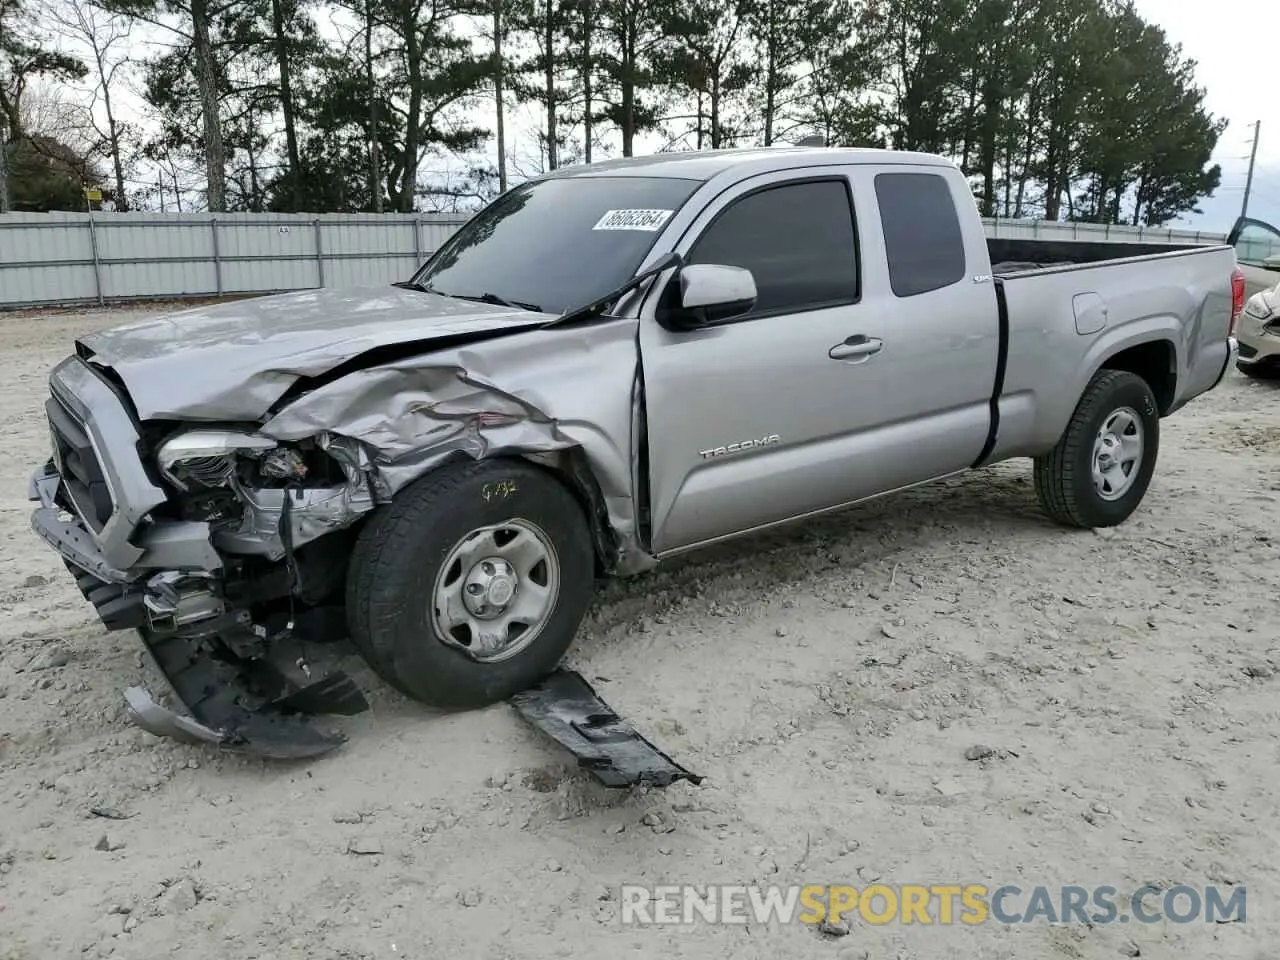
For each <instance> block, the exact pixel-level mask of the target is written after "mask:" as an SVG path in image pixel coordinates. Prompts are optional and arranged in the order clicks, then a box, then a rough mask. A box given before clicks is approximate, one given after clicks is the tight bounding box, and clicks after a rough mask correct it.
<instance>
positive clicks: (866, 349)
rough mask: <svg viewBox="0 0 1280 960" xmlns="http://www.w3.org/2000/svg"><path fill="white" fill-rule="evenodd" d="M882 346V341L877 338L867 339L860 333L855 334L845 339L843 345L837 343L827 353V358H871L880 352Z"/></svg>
mask: <svg viewBox="0 0 1280 960" xmlns="http://www.w3.org/2000/svg"><path fill="white" fill-rule="evenodd" d="M883 346H884V341H883V340H881V339H879V338H878V337H867V336H863V335H862V334H861V333H856V334H854V335H853V336H852V337H847V338H845V340H844V342H843V343H837V344H836V345H835V346H834V347H832V348H831V349H830V350H828V351H827V356H828V357H830V358H831V359H832V360H850V359H853V358H856V357H863V358H866V357H871V356H873V355H875V354H877V353H879V352H880V349H881V348H882V347H883Z"/></svg>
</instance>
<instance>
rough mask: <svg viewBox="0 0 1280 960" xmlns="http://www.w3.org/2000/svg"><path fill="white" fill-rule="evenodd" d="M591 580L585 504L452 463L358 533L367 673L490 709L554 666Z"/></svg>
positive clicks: (360, 629) (521, 480)
mask: <svg viewBox="0 0 1280 960" xmlns="http://www.w3.org/2000/svg"><path fill="white" fill-rule="evenodd" d="M594 573H595V567H594V555H593V552H592V546H591V535H590V530H589V528H588V526H587V521H586V518H585V516H584V514H583V511H582V508H581V507H580V506H579V504H578V502H577V500H575V499H574V497H573V495H572V494H570V492H569V491H568V490H567V489H566V488H565V486H564V485H563V484H562V483H560V482H559V480H557V479H556V478H555V477H554V476H552V475H551V474H549V473H547V472H546V471H544V470H541V469H539V468H537V467H535V466H533V465H532V464H524V463H521V462H518V461H496V460H495V461H483V462H479V463H470V464H465V465H460V466H453V467H446V468H443V469H442V470H439V471H436V472H434V473H431V474H428V475H427V476H425V477H423V478H422V479H420V480H418V481H417V482H416V483H414V484H411V485H410V486H409V487H407V488H405V489H404V490H403V491H401V492H400V494H399V496H397V498H396V499H395V501H394V502H393V503H391V504H390V505H389V506H387V507H384V508H381V509H380V510H379V511H378V512H377V513H376V514H374V516H373V517H371V518H370V520H369V522H368V524H366V526H365V528H364V530H362V531H361V534H360V538H359V540H358V541H357V545H356V549H355V552H354V554H353V556H352V561H351V569H350V573H349V575H348V580H347V618H348V621H349V625H350V629H351V635H352V639H353V640H354V642H355V644H356V646H357V647H358V648H359V650H360V651H361V653H362V654H363V655H364V657H365V659H366V660H367V661H368V663H369V665H370V666H371V667H372V668H373V669H374V671H375V672H377V673H378V675H379V676H381V677H382V678H383V679H384V680H386V681H387V682H388V683H390V684H391V685H392V686H394V687H396V688H397V689H399V690H400V691H401V692H402V693H405V694H407V695H408V696H410V697H413V698H414V699H416V700H420V701H422V702H424V703H428V704H432V705H434V706H440V707H475V706H484V705H486V704H489V703H493V702H496V701H498V700H503V699H505V698H507V697H509V696H511V694H513V693H516V692H518V691H520V690H523V689H525V688H526V687H528V686H530V685H531V684H533V683H535V682H537V681H538V680H539V679H541V678H542V677H543V676H544V675H546V674H547V673H549V672H550V671H551V670H553V669H554V668H555V667H556V665H557V664H558V663H559V661H560V658H561V657H562V656H563V655H564V653H565V651H566V650H567V649H568V647H569V645H570V644H571V643H572V641H573V638H574V635H575V634H576V633H577V630H578V626H579V624H580V623H581V621H582V617H583V615H584V614H585V613H586V609H587V606H588V604H589V603H590V601H591V595H592V590H593V585H594Z"/></svg>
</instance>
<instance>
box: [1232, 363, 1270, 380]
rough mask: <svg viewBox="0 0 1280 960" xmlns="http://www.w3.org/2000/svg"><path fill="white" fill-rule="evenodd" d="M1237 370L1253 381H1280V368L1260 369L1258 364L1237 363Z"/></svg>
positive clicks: (1268, 367)
mask: <svg viewBox="0 0 1280 960" xmlns="http://www.w3.org/2000/svg"><path fill="white" fill-rule="evenodd" d="M1236 369H1237V370H1239V371H1240V372H1241V373H1243V374H1244V375H1245V376H1246V377H1249V378H1250V379H1252V380H1280V367H1274V366H1267V367H1260V366H1258V365H1257V364H1256V363H1241V362H1240V361H1238V360H1237V361H1236Z"/></svg>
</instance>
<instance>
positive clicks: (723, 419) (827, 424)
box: [640, 166, 999, 554]
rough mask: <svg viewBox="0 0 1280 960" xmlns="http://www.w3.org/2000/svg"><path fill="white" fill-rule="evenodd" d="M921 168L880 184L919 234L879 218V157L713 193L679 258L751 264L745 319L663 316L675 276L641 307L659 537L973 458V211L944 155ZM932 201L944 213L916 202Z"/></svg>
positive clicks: (659, 549) (978, 321)
mask: <svg viewBox="0 0 1280 960" xmlns="http://www.w3.org/2000/svg"><path fill="white" fill-rule="evenodd" d="M882 169H883V168H882ZM889 169H891V170H892V171H894V172H893V173H892V174H890V176H901V175H903V174H901V173H899V172H898V171H902V170H903V169H904V168H903V167H900V166H894V167H892V168H889ZM922 169H924V170H925V171H927V172H925V173H923V174H921V177H922V178H923V179H921V180H917V181H913V182H901V181H886V182H882V183H881V184H880V187H881V192H882V193H884V194H885V196H884V197H882V198H881V202H882V203H885V202H888V203H890V204H894V203H896V204H898V205H899V206H901V205H902V204H904V203H905V204H907V206H908V207H909V209H907V210H897V211H895V212H893V215H892V216H893V217H894V218H900V217H902V216H907V217H913V218H920V217H923V219H921V220H920V221H919V222H918V223H916V225H915V228H914V229H915V233H914V235H913V234H912V233H911V232H910V231H908V230H906V229H904V228H903V225H902V224H901V223H899V222H898V220H896V219H892V218H890V219H885V220H884V221H883V223H882V217H881V215H880V211H879V207H878V205H877V184H876V182H875V178H874V176H873V174H874V168H872V167H858V166H848V167H823V168H818V169H817V170H815V169H814V168H808V169H804V170H791V171H787V172H784V173H775V174H768V175H764V176H759V177H753V178H749V179H747V180H745V181H743V182H740V183H738V184H736V185H734V186H732V187H730V188H728V189H727V190H725V191H724V192H723V193H721V194H720V195H719V196H717V197H716V198H715V199H714V200H713V201H712V202H711V203H710V204H709V205H708V207H707V208H706V209H705V210H703V211H702V212H701V213H700V214H699V216H698V218H697V219H696V220H695V221H694V222H693V223H692V225H691V226H690V228H689V229H688V230H687V231H686V232H685V233H684V235H683V236H682V237H681V238H680V240H679V241H678V242H677V244H676V245H675V249H676V250H678V251H679V252H680V253H681V254H682V255H684V256H685V258H686V260H687V261H688V262H691V263H719V264H727V265H732V266H740V267H746V268H748V269H750V270H751V271H752V273H753V274H754V276H755V282H756V287H757V291H758V299H757V301H756V304H755V306H754V308H753V309H752V310H751V311H750V312H749V313H747V314H745V315H743V316H741V317H738V318H735V319H734V320H732V321H730V322H728V323H725V324H723V325H717V326H715V327H711V328H704V329H700V330H693V331H682V330H674V329H668V328H667V327H665V326H663V324H662V323H661V321H660V319H659V317H660V312H661V311H660V309H659V306H658V305H659V303H660V302H661V298H662V297H663V296H668V295H670V293H671V291H670V290H669V289H668V290H663V291H655V292H654V293H652V294H651V295H650V296H649V297H648V298H647V301H646V303H645V305H644V308H643V310H642V313H641V323H640V349H641V362H642V369H643V376H644V382H645V396H646V409H647V447H648V470H647V473H648V479H649V492H650V504H649V506H650V510H649V518H650V531H651V538H652V543H651V546H652V549H653V550H654V551H655V552H656V553H659V554H662V553H668V552H672V551H675V550H680V549H684V548H687V547H691V546H694V545H698V544H701V543H705V542H708V541H712V540H715V539H718V538H721V537H725V536H730V535H733V534H736V533H740V532H744V531H747V530H750V529H753V528H756V527H762V526H766V525H770V524H773V523H777V522H781V521H785V520H789V519H793V518H798V517H802V516H805V515H807V514H812V513H817V512H820V511H823V510H827V509H831V508H833V507H837V506H840V505H842V504H845V503H850V502H853V501H856V500H859V499H862V498H865V497H868V496H873V495H875V494H878V493H884V492H887V491H890V490H894V489H897V488H900V487H903V486H908V485H911V484H913V483H917V482H920V481H924V480H928V479H931V478H934V477H938V476H942V475H945V474H947V473H951V472H954V471H957V470H960V469H963V468H964V467H967V466H968V465H969V464H971V463H972V462H973V461H974V460H975V459H976V458H977V456H978V455H979V453H980V452H981V450H982V447H983V446H984V444H985V441H986V436H987V428H988V424H989V422H990V421H989V403H990V396H991V389H992V385H993V382H994V378H995V369H996V358H997V354H998V349H997V348H998V342H999V341H998V336H999V331H998V323H997V308H996V302H995V296H994V292H993V288H992V284H991V280H990V277H989V276H985V274H987V273H989V272H990V271H989V262H988V260H987V258H986V247H985V239H984V237H983V235H982V227H981V221H980V220H979V218H978V217H977V216H976V210H975V212H974V216H973V217H972V218H971V219H972V227H971V228H970V231H969V233H968V235H965V232H964V229H963V228H962V226H961V223H960V220H959V218H958V217H957V215H956V207H955V199H956V198H955V197H954V196H953V195H952V189H951V185H950V183H949V181H948V178H946V177H945V176H942V175H940V174H942V173H945V172H946V168H922ZM909 175H912V176H914V174H909ZM956 179H957V180H958V181H959V182H960V183H961V184H962V185H963V180H962V179H961V178H959V176H958V175H957V176H956ZM935 181H936V183H935ZM939 185H940V187H941V193H939V192H938V189H937V186H939ZM931 187H932V188H933V189H932V192H930V188H931ZM922 191H923V192H922ZM968 202H969V203H970V205H972V200H971V199H969V200H968ZM938 203H942V204H943V206H942V211H941V215H937V214H935V215H933V216H929V214H928V210H929V209H930V208H931V207H932V206H933V205H936V204H938ZM888 215H889V212H888V211H886V216H888ZM938 230H941V231H942V232H941V234H938V235H937V236H935V232H936V231H938ZM921 231H923V235H921ZM974 231H976V238H975V236H974V235H973V232H974ZM975 243H976V244H977V245H978V251H979V252H978V253H977V254H976V255H970V254H972V250H971V248H972V247H973V245H974V244H975ZM912 244H914V246H912ZM955 244H958V245H959V247H958V249H956V247H955ZM904 245H905V246H904ZM887 248H888V250H889V252H891V253H892V254H893V255H894V256H895V258H896V260H895V267H894V269H893V270H891V269H890V266H889V263H888V261H887V259H886V256H887V252H886V249H887ZM970 263H972V264H973V265H974V266H978V265H982V266H981V274H980V275H979V276H977V277H971V276H970V275H969V270H968V266H969V264H970ZM975 280H976V281H977V282H975Z"/></svg>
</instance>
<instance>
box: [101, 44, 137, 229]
mask: <svg viewBox="0 0 1280 960" xmlns="http://www.w3.org/2000/svg"><path fill="white" fill-rule="evenodd" d="M95 54H96V57H97V60H98V76H100V77H102V105H103V108H104V109H105V111H106V114H107V144H108V146H109V147H110V148H111V169H112V172H113V173H114V174H115V177H116V210H117V211H119V212H120V213H124V212H125V211H126V210H128V209H129V201H128V200H127V199H126V197H125V192H124V160H123V159H121V157H120V126H119V124H117V123H116V115H115V111H114V109H113V108H112V106H111V85H110V84H109V83H107V75H106V73H105V72H104V71H103V63H102V54H101V53H98V52H97V51H95Z"/></svg>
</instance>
